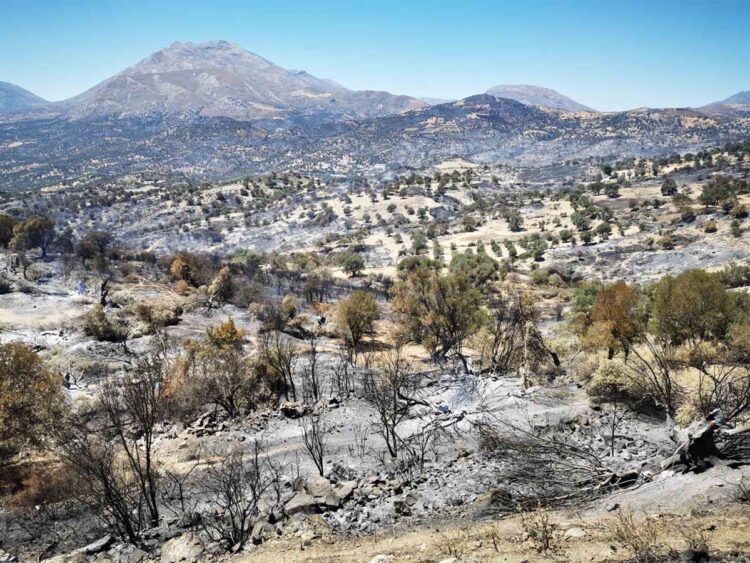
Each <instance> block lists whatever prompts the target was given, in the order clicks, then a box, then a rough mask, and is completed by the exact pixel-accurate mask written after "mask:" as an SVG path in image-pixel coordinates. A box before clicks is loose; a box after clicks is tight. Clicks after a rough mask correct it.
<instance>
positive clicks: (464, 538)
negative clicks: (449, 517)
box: [438, 530, 471, 559]
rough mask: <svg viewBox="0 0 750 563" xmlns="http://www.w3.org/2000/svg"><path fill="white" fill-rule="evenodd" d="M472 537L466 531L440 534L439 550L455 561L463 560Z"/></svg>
mask: <svg viewBox="0 0 750 563" xmlns="http://www.w3.org/2000/svg"><path fill="white" fill-rule="evenodd" d="M470 540H471V536H470V535H469V533H468V532H467V531H466V530H447V531H444V532H441V533H440V536H439V540H438V548H439V549H440V552H441V553H442V554H444V555H447V556H448V557H453V558H454V559H461V557H462V556H463V555H464V553H466V549H467V547H468V542H469V541H470Z"/></svg>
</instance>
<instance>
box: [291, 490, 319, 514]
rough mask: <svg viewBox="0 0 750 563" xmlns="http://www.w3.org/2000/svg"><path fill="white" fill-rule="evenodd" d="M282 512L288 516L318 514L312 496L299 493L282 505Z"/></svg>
mask: <svg viewBox="0 0 750 563" xmlns="http://www.w3.org/2000/svg"><path fill="white" fill-rule="evenodd" d="M284 512H286V514H287V515H288V516H292V515H294V514H315V513H316V512H319V507H318V501H317V500H315V497H313V496H312V495H309V494H307V493H303V492H299V493H297V494H296V495H294V496H293V497H292V499H291V500H290V501H289V502H287V503H286V504H285V505H284Z"/></svg>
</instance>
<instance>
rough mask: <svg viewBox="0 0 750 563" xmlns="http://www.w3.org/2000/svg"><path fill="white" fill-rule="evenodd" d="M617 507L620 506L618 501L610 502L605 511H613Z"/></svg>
mask: <svg viewBox="0 0 750 563" xmlns="http://www.w3.org/2000/svg"><path fill="white" fill-rule="evenodd" d="M618 508H620V503H619V502H612V503H610V504H608V505H607V512H614V511H615V510H617V509H618Z"/></svg>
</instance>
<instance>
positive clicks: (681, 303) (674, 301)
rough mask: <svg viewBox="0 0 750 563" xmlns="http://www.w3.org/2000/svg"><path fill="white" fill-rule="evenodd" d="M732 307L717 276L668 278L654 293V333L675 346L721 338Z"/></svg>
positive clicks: (695, 272) (700, 272)
mask: <svg viewBox="0 0 750 563" xmlns="http://www.w3.org/2000/svg"><path fill="white" fill-rule="evenodd" d="M732 303H733V300H732V299H731V298H730V295H729V293H728V292H727V290H726V288H725V287H724V285H723V284H722V283H721V281H720V280H719V276H718V275H716V274H710V273H708V272H705V271H703V270H689V271H687V272H684V273H682V274H680V275H678V276H675V277H673V276H665V277H664V278H662V279H661V280H660V281H659V283H657V284H656V287H655V288H654V292H653V297H652V302H651V315H652V321H651V326H652V330H653V331H654V332H655V333H656V334H657V335H658V336H659V337H661V338H663V339H665V340H667V341H669V342H672V343H674V344H679V343H682V342H685V341H695V340H705V339H710V338H721V337H723V336H724V334H725V333H726V330H727V328H728V326H729V322H730V319H731V318H732Z"/></svg>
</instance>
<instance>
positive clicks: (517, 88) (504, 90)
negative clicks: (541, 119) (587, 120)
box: [485, 84, 596, 111]
mask: <svg viewBox="0 0 750 563" xmlns="http://www.w3.org/2000/svg"><path fill="white" fill-rule="evenodd" d="M485 94H489V95H490V96H496V97H498V98H509V99H511V100H516V101H517V102H521V103H522V104H526V105H529V106H541V107H545V108H552V109H559V110H562V111H596V110H594V109H591V108H590V107H588V106H584V105H583V104H579V103H578V102H576V101H575V100H571V99H570V98H568V97H567V96H563V95H562V94H560V93H559V92H556V91H555V90H551V89H550V88H542V87H541V86H529V85H526V84H500V85H499V86H495V87H493V88H490V89H489V90H487V92H485Z"/></svg>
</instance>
